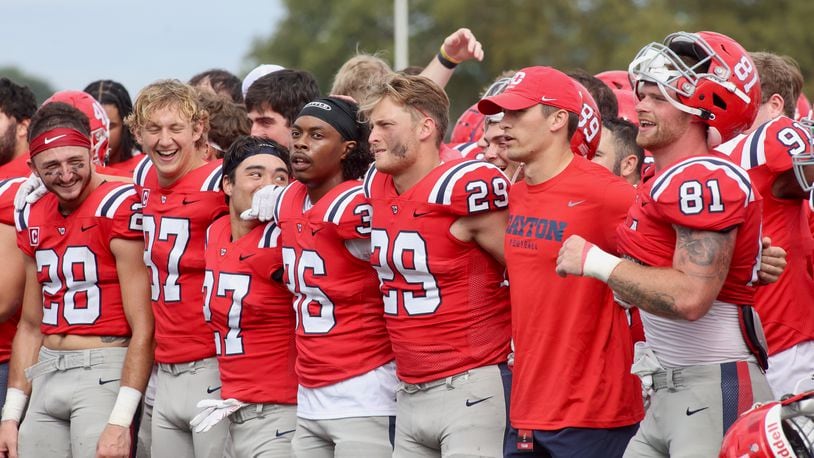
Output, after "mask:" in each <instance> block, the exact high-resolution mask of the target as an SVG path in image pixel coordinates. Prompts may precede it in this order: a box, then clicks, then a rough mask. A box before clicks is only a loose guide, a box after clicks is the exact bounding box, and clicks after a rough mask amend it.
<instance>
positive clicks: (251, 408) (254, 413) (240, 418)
mask: <svg viewBox="0 0 814 458" xmlns="http://www.w3.org/2000/svg"><path fill="white" fill-rule="evenodd" d="M284 405H285V404H249V405H247V406H243V407H241V408H240V409H238V410H237V411H236V412H234V413H233V414H231V415H229V420H231V421H232V422H233V423H245V422H247V421H249V420H254V419H255V418H263V417H265V416H266V414H271V412H272V411H274V410H278V409H279V408H280V407H281V406H284Z"/></svg>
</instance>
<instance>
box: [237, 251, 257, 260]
mask: <svg viewBox="0 0 814 458" xmlns="http://www.w3.org/2000/svg"><path fill="white" fill-rule="evenodd" d="M256 254H257V253H249V254H246V255H243V254H241V255H240V256H238V258H240V260H241V261H243V260H245V259H249V258H251V257H252V256H254V255H256Z"/></svg>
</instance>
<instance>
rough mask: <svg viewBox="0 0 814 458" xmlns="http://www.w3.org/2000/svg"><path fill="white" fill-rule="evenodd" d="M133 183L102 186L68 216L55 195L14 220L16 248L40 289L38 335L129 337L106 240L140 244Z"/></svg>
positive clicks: (115, 273) (137, 205) (137, 206)
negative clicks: (32, 265) (33, 267)
mask: <svg viewBox="0 0 814 458" xmlns="http://www.w3.org/2000/svg"><path fill="white" fill-rule="evenodd" d="M140 208H141V204H140V202H139V200H138V196H137V194H136V190H135V188H134V187H133V185H128V184H121V183H102V184H101V185H100V186H99V187H98V188H96V189H95V190H93V192H91V194H90V195H89V196H88V197H87V199H85V201H84V202H82V204H81V205H80V206H79V208H77V209H76V210H74V211H73V212H72V213H71V214H70V215H68V216H62V214H61V213H60V212H59V201H58V200H57V198H56V196H55V195H54V194H51V193H49V194H46V195H45V196H43V197H42V199H40V200H38V201H37V202H35V203H33V204H31V205H27V206H26V207H25V209H24V210H23V211H22V212H19V213H18V214H17V216H16V223H17V234H18V236H17V245H18V246H19V247H20V249H21V250H23V253H25V254H26V255H28V256H30V257H32V258H34V260H35V262H36V264H37V279H38V280H39V282H40V284H41V285H42V301H43V305H42V328H41V330H42V333H43V334H74V335H92V336H129V335H130V326H129V325H128V323H127V319H126V318H125V315H124V310H123V309H122V295H121V289H120V288H119V283H120V281H121V280H120V279H119V275H118V272H117V270H116V259H115V257H114V256H113V253H112V252H111V251H110V240H112V239H117V238H120V239H129V240H140V239H141V238H142V234H141V218H140V217H141V215H140V213H139V210H140Z"/></svg>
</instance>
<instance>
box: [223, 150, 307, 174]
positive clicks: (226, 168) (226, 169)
mask: <svg viewBox="0 0 814 458" xmlns="http://www.w3.org/2000/svg"><path fill="white" fill-rule="evenodd" d="M258 154H271V155H272V156H276V157H278V158H280V160H282V161H283V162H287V161H286V159H285V155H286V154H285V153H284V152H283V151H280V148H279V147H277V146H275V145H272V144H271V143H260V144H259V145H252V146H249V147H246V148H243V156H242V157H241V158H240V160H239V161H235V160H230V159H232V156H227V157H226V158H225V160H224V161H223V174H224V175H226V176H229V175H231V174H232V172H233V171H234V170H235V169H237V167H238V166H239V165H240V164H241V163H243V161H245V160H246V159H248V158H250V157H252V156H257V155H258ZM289 173H291V172H289Z"/></svg>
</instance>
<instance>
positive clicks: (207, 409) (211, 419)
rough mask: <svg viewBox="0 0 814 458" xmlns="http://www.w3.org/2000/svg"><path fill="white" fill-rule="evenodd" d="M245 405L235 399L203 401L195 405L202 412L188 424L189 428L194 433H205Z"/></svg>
mask: <svg viewBox="0 0 814 458" xmlns="http://www.w3.org/2000/svg"><path fill="white" fill-rule="evenodd" d="M245 405H247V404H246V403H245V402H240V401H238V400H237V399H224V400H220V399H203V400H201V401H198V404H197V406H198V407H199V408H202V409H203V410H202V411H201V413H199V414H198V415H196V416H195V418H193V419H192V420H191V421H190V422H189V426H191V427H192V428H194V430H195V432H196V433H205V432H207V431H209V430H210V429H212V427H213V426H215V425H217V424H218V422H220V421H221V420H223V419H224V418H226V417H228V416H229V415H231V414H232V413H234V412H235V411H237V410H238V409H240V408H241V407H243V406H245Z"/></svg>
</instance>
